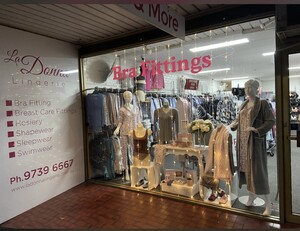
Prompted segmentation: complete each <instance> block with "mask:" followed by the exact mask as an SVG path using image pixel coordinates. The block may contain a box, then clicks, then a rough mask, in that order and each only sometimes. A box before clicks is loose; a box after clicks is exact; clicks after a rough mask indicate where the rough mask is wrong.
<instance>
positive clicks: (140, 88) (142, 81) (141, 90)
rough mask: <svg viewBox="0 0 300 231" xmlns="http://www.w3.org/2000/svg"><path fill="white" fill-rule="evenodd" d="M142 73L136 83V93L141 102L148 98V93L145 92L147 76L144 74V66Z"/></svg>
mask: <svg viewBox="0 0 300 231" xmlns="http://www.w3.org/2000/svg"><path fill="white" fill-rule="evenodd" d="M140 72H141V73H140V75H139V76H138V77H136V78H135V85H136V87H137V88H136V91H135V94H136V96H137V98H138V101H139V102H145V100H146V93H145V86H146V78H145V77H144V76H142V72H143V71H142V68H141V67H140Z"/></svg>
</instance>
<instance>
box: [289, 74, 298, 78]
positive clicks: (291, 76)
mask: <svg viewBox="0 0 300 231" xmlns="http://www.w3.org/2000/svg"><path fill="white" fill-rule="evenodd" d="M289 77H290V78H300V75H290V76H289Z"/></svg>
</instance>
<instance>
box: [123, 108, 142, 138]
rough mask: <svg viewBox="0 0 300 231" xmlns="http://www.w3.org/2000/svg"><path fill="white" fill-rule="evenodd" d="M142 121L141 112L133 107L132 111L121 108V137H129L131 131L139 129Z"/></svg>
mask: <svg viewBox="0 0 300 231" xmlns="http://www.w3.org/2000/svg"><path fill="white" fill-rule="evenodd" d="M140 120H141V115H140V110H139V108H138V107H136V106H133V108H132V110H129V109H127V108H126V107H121V108H120V110H119V124H121V127H120V135H121V136H124V135H128V134H129V132H130V131H132V130H133V129H134V128H136V127H137V125H138V123H139V122H140Z"/></svg>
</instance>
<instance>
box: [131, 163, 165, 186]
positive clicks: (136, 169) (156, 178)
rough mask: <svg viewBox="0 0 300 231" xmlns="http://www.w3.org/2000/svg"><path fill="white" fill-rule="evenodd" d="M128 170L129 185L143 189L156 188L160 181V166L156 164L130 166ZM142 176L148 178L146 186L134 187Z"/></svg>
mask: <svg viewBox="0 0 300 231" xmlns="http://www.w3.org/2000/svg"><path fill="white" fill-rule="evenodd" d="M130 172H131V174H130V178H131V187H134V188H138V189H143V190H151V189H153V188H156V187H157V186H158V185H159V183H160V166H158V165H151V166H130ZM144 178H146V179H147V180H148V187H147V188H143V187H142V186H139V187H136V184H137V183H138V182H139V181H140V180H141V179H144Z"/></svg>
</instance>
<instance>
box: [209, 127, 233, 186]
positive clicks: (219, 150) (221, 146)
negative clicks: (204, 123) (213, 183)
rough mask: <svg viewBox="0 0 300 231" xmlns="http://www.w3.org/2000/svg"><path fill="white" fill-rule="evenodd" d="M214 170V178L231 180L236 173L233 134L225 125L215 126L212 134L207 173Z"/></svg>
mask: <svg viewBox="0 0 300 231" xmlns="http://www.w3.org/2000/svg"><path fill="white" fill-rule="evenodd" d="M211 170H214V171H213V172H214V178H216V179H219V180H226V181H231V180H232V176H233V173H234V166H233V154H232V135H231V134H230V133H229V131H228V129H227V127H226V126H224V125H220V126H219V127H217V128H215V129H214V130H213V131H212V133H211V136H210V139H209V145H208V155H207V157H206V166H205V173H209V172H211Z"/></svg>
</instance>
